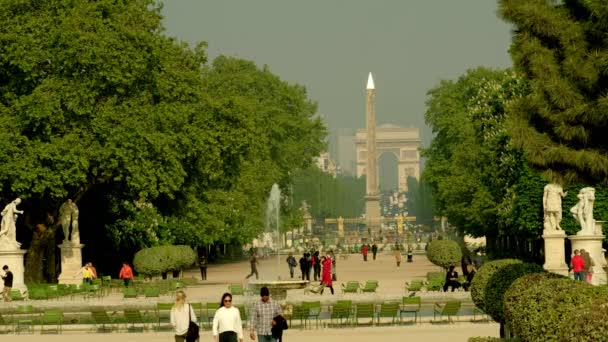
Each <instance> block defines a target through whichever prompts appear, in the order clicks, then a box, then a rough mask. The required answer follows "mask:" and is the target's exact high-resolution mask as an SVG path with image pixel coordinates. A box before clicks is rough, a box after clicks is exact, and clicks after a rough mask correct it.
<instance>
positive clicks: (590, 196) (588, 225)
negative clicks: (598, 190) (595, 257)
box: [570, 187, 596, 235]
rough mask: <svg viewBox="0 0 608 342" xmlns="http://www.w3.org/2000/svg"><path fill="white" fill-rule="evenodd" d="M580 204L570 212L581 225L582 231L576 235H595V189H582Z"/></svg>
mask: <svg viewBox="0 0 608 342" xmlns="http://www.w3.org/2000/svg"><path fill="white" fill-rule="evenodd" d="M576 197H578V203H576V205H575V206H574V207H572V209H570V212H571V213H572V215H574V219H576V221H577V222H578V223H579V224H580V226H581V230H580V231H579V232H578V233H576V235H594V234H595V233H596V232H595V220H594V219H593V202H594V201H595V189H594V188H589V187H587V188H582V189H581V190H580V191H579V192H578V195H576Z"/></svg>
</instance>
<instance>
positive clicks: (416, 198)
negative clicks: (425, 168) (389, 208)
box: [407, 177, 435, 225]
mask: <svg viewBox="0 0 608 342" xmlns="http://www.w3.org/2000/svg"><path fill="white" fill-rule="evenodd" d="M407 209H408V216H415V217H416V222H418V223H420V224H426V225H430V224H432V223H433V220H434V218H435V208H434V205H433V196H432V194H431V187H430V186H429V185H428V184H426V183H425V182H424V180H422V181H420V182H418V180H417V179H416V178H414V177H408V178H407Z"/></svg>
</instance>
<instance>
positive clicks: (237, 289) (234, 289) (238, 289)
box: [228, 283, 245, 296]
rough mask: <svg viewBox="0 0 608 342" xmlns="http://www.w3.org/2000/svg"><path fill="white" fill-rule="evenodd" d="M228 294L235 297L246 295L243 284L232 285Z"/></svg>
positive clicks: (229, 286)
mask: <svg viewBox="0 0 608 342" xmlns="http://www.w3.org/2000/svg"><path fill="white" fill-rule="evenodd" d="M228 292H230V294H232V295H233V296H242V295H244V294H245V289H244V288H243V284H238V283H234V284H230V285H228Z"/></svg>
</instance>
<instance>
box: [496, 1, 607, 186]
mask: <svg viewBox="0 0 608 342" xmlns="http://www.w3.org/2000/svg"><path fill="white" fill-rule="evenodd" d="M499 4H500V9H499V14H500V15H501V16H502V17H503V18H504V19H505V20H506V21H508V22H510V23H512V24H513V25H514V26H515V29H514V34H513V42H512V45H511V49H510V53H511V56H512V58H513V63H514V66H515V68H516V70H517V71H518V72H519V73H520V74H521V75H522V76H523V77H524V78H525V79H526V80H527V82H528V83H529V85H530V92H529V94H527V96H525V97H523V98H521V99H519V100H518V101H515V102H514V103H513V105H512V107H511V110H510V111H511V112H512V115H511V116H510V120H509V131H510V134H511V135H512V138H513V141H514V143H515V144H516V146H520V147H522V148H523V150H524V151H525V153H526V157H527V159H528V161H529V162H530V164H531V165H532V166H533V167H535V168H537V169H539V170H541V171H543V172H544V173H545V174H546V176H547V178H548V179H550V180H553V181H557V182H560V183H563V182H576V181H582V182H585V183H589V184H595V183H597V182H605V181H606V180H607V179H608V152H607V150H606V146H608V135H606V133H605V132H606V130H607V129H608V115H607V114H606V113H608V71H607V70H608V41H607V40H606V39H605V36H606V33H608V24H607V18H608V6H607V5H606V3H605V2H604V1H581V0H565V1H544V0H533V1H528V0H500V1H499Z"/></svg>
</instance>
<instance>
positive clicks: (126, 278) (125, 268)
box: [118, 261, 133, 287]
mask: <svg viewBox="0 0 608 342" xmlns="http://www.w3.org/2000/svg"><path fill="white" fill-rule="evenodd" d="M118 278H120V279H122V280H123V282H124V283H125V287H129V286H130V285H131V282H132V281H133V270H132V269H131V266H129V263H128V262H126V261H125V262H123V263H122V268H121V269H120V273H118Z"/></svg>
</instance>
